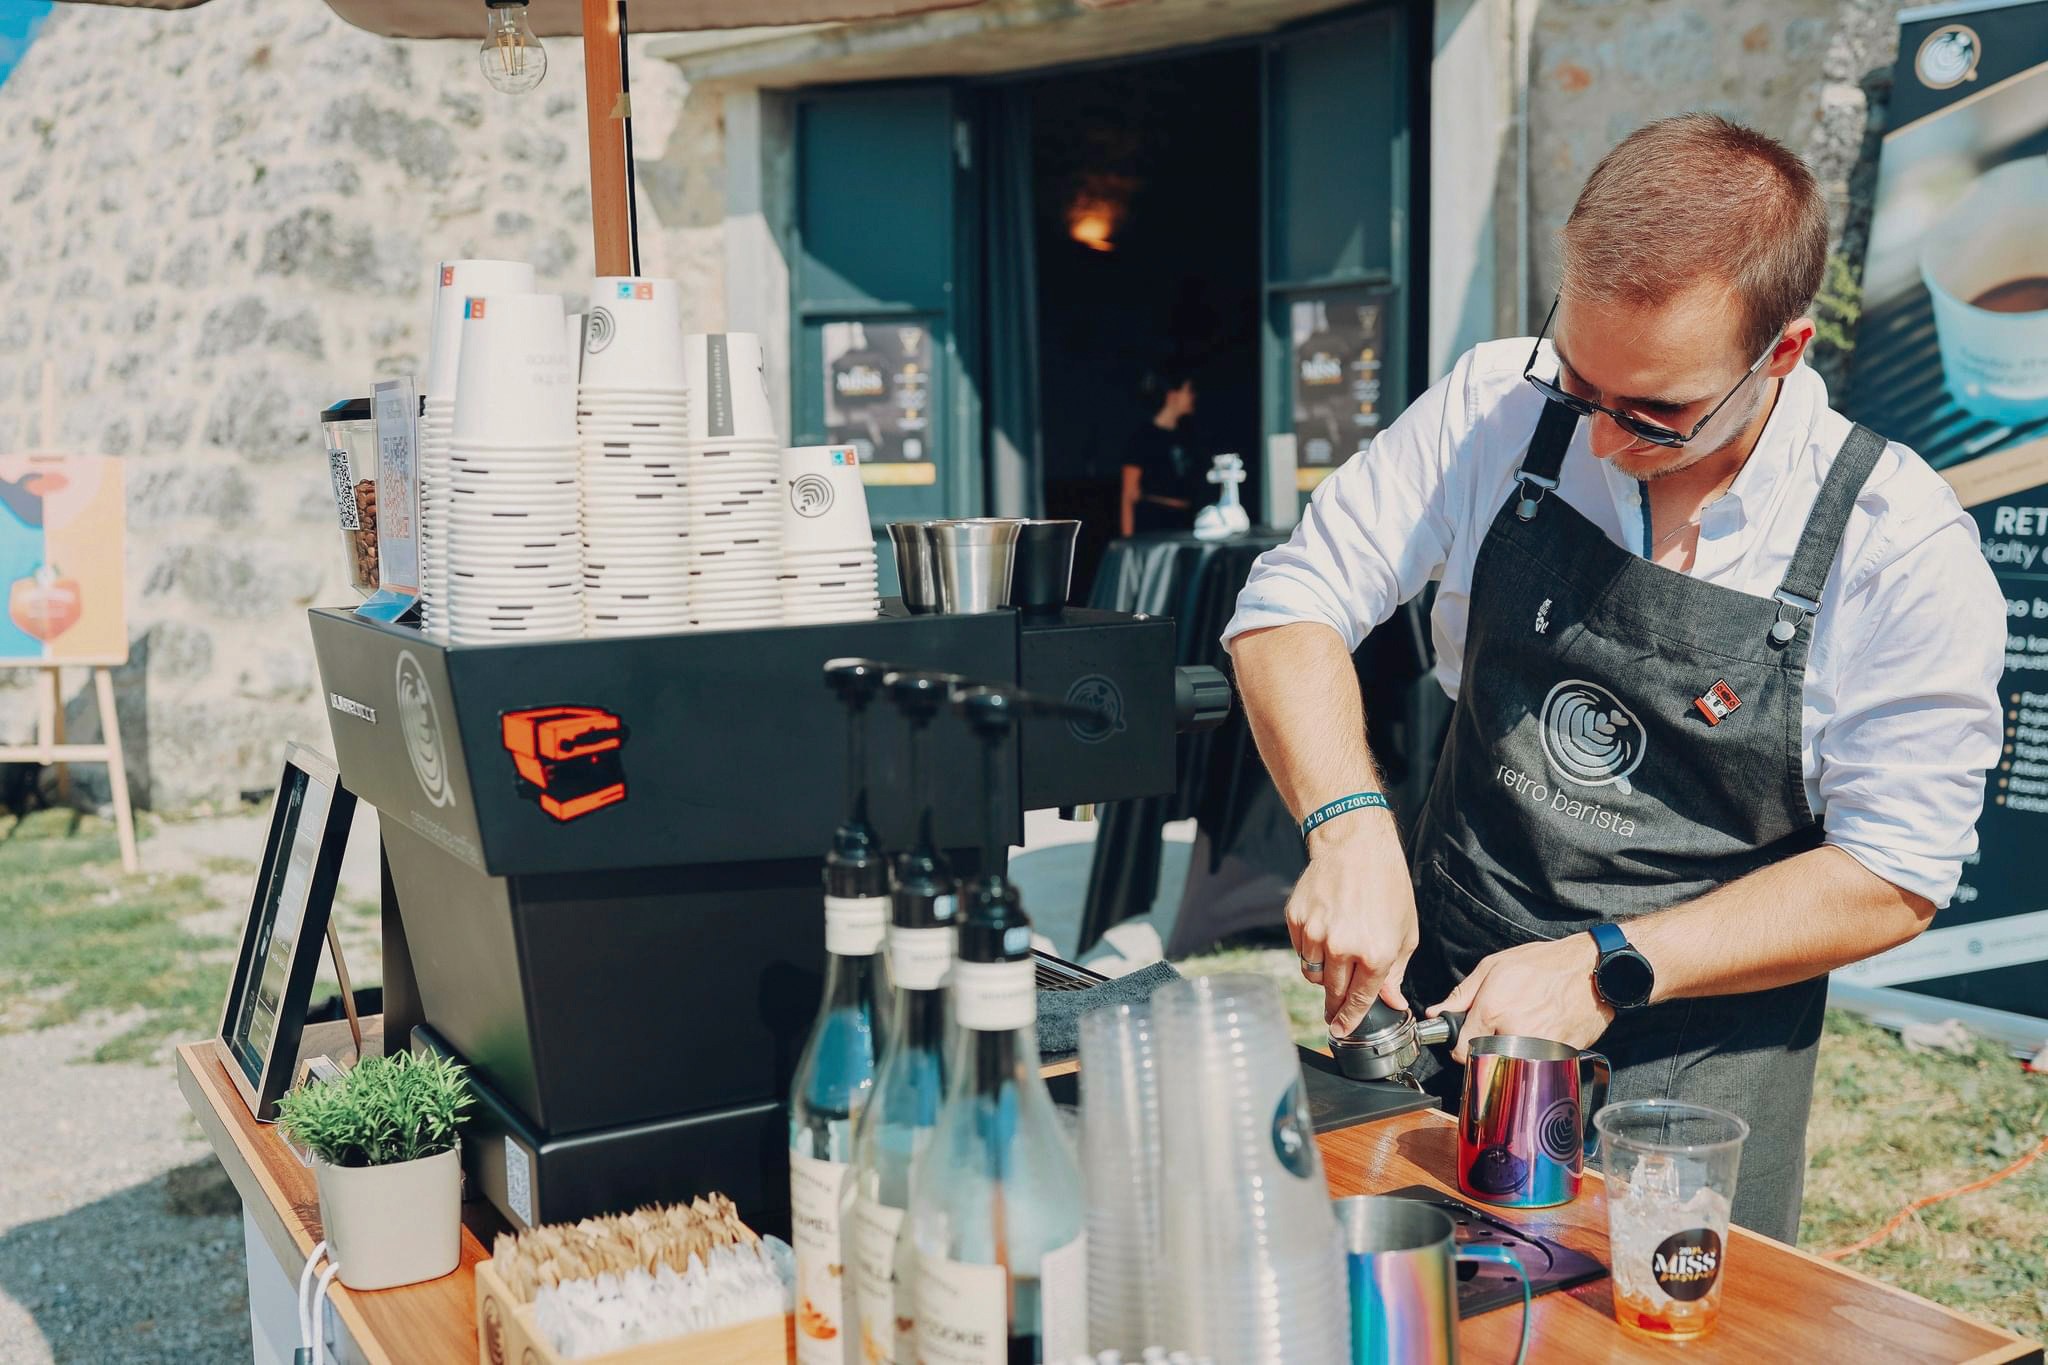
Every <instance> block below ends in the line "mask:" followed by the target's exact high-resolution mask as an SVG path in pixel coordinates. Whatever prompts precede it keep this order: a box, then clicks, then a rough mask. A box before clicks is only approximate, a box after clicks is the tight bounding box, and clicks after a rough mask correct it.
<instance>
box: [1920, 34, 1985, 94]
mask: <svg viewBox="0 0 2048 1365" xmlns="http://www.w3.org/2000/svg"><path fill="white" fill-rule="evenodd" d="M1983 55H1984V44H1983V42H1982V40H1980V39H1979V38H1978V37H1977V30H1975V29H1973V28H1971V27H1970V26H1969V25H1968V24H1949V25H1946V26H1945V27H1942V28H1938V29H1936V30H1934V32H1932V33H1930V34H1928V35H1927V41H1925V42H1923V43H1921V44H1920V50H1919V51H1918V52H1917V53H1915V54H1914V55H1913V74H1914V75H1916V76H1918V77H1919V78H1920V84H1922V85H1924V86H1926V87H1927V88H1928V89H1929V90H1947V89H1950V88H1952V87H1954V86H1958V85H1961V84H1962V83H1963V82H1964V81H1974V80H1976V79H1977V59H1978V58H1979V57H1981V56H1983Z"/></svg>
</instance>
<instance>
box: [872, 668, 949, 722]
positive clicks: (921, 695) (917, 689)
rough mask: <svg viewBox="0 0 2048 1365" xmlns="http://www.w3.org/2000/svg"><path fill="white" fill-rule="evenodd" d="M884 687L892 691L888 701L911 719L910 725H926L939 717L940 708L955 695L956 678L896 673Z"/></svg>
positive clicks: (944, 675) (930, 674) (884, 682)
mask: <svg viewBox="0 0 2048 1365" xmlns="http://www.w3.org/2000/svg"><path fill="white" fill-rule="evenodd" d="M882 685H883V686H884V687H887V688H888V689H889V700H891V701H893V702H895V703H896V709H897V710H899V711H901V712H902V713H903V714H904V715H905V716H907V717H909V719H910V722H911V724H913V725H923V724H926V723H928V722H929V721H930V720H931V718H932V717H933V716H936V715H937V714H939V708H940V707H942V706H944V705H945V704H946V701H947V699H948V698H949V697H950V696H951V695H952V693H953V675H952V674H950V673H922V672H897V673H891V674H889V675H888V676H887V677H885V678H884V679H882Z"/></svg>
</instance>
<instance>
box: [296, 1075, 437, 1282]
mask: <svg viewBox="0 0 2048 1365" xmlns="http://www.w3.org/2000/svg"><path fill="white" fill-rule="evenodd" d="M470 1103H471V1096H470V1093H469V1084H468V1082H467V1081H466V1080H464V1079H463V1072H462V1067H461V1066H460V1065H458V1064H457V1063H455V1062H452V1061H449V1060H447V1059H445V1058H422V1057H415V1056H413V1055H412V1054H411V1053H400V1054H399V1055H397V1056H395V1057H366V1058H364V1059H363V1060H362V1061H361V1062H358V1063H357V1064H356V1065H355V1067H354V1068H353V1069H351V1070H349V1071H347V1072H344V1073H343V1074H342V1077H341V1079H339V1080H333V1081H326V1082H306V1083H302V1084H301V1085H299V1086H298V1087H297V1088H296V1089H294V1090H292V1091H290V1092H289V1093H287V1094H286V1095H285V1096H284V1097H283V1098H282V1099H280V1100H279V1101H278V1103H277V1126H278V1129H279V1131H281V1132H282V1133H283V1134H284V1136H285V1138H286V1140H287V1141H289V1142H291V1143H292V1144H293V1145H294V1146H296V1147H299V1148H302V1149H305V1150H306V1151H310V1152H311V1154H312V1158H313V1159H312V1166H313V1177H314V1180H315V1182H316V1183H317V1184H318V1185H319V1187H320V1222H321V1224H322V1225H323V1226H324V1227H325V1228H326V1230H327V1244H328V1249H329V1252H330V1254H331V1255H332V1256H333V1258H334V1260H335V1261H336V1262H337V1263H338V1264H339V1266H340V1269H339V1270H338V1271H337V1272H336V1274H337V1277H338V1278H339V1279H340V1280H341V1282H342V1283H343V1284H345V1285H347V1286H348V1287H349V1288H350V1289H389V1288H391V1287H393V1286H394V1285H401V1284H414V1283H417V1282H418V1281H420V1280H432V1279H438V1278H439V1277H440V1276H442V1275H446V1274H448V1273H449V1272H450V1271H452V1270H454V1269H455V1265H456V1262H457V1260H459V1259H460V1254H461V1247H462V1166H461V1160H460V1157H459V1155H458V1151H457V1144H456V1128H457V1126H458V1125H459V1124H460V1123H461V1122H462V1119H463V1113H462V1111H463V1110H464V1109H466V1108H467V1107H468V1106H469V1104H470Z"/></svg>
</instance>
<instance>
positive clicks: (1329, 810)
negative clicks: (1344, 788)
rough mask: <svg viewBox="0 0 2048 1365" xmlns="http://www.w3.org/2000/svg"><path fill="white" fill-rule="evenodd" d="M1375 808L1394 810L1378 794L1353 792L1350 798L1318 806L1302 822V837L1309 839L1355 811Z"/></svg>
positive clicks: (1340, 798) (1338, 799)
mask: <svg viewBox="0 0 2048 1365" xmlns="http://www.w3.org/2000/svg"><path fill="white" fill-rule="evenodd" d="M1374 807H1378V808H1379V809H1380V810H1385V811H1390V810H1392V809H1393V807H1392V806H1389V805H1388V804H1387V798H1386V797H1384V796H1382V795H1380V794H1379V793H1378V792H1353V793H1351V795H1349V796H1340V797H1338V798H1337V799H1336V800H1335V801H1332V802H1330V803H1329V804H1328V805H1326V806H1318V807H1317V808H1316V809H1315V810H1312V811H1310V812H1309V816H1308V819H1306V820H1304V821H1302V822H1301V837H1302V838H1303V839H1307V838H1308V836H1309V835H1311V834H1313V833H1315V831H1316V828H1317V827H1318V826H1319V825H1323V824H1325V823H1327V822H1329V821H1331V820H1334V819H1336V818H1337V817H1338V816H1340V815H1349V814H1350V813H1351V812H1352V811H1355V810H1371V809H1372V808H1374Z"/></svg>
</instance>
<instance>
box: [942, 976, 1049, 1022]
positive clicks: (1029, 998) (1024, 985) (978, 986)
mask: <svg viewBox="0 0 2048 1365" xmlns="http://www.w3.org/2000/svg"><path fill="white" fill-rule="evenodd" d="M953 1016H954V1018H956V1019H957V1020H959V1023H960V1027H962V1028H971V1029H980V1030H982V1031H983V1032H986V1033H1002V1032H1008V1031H1009V1030H1011V1029H1021V1028H1030V1027H1031V1025H1032V1022H1033V1021H1034V1020H1036V1019H1037V1018H1038V971H1037V969H1036V968H1035V967H1033V966H1032V963H1031V960H1030V959H1029V958H1026V959H1025V960H1024V961H1022V962H955V963H954V964H953Z"/></svg>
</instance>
